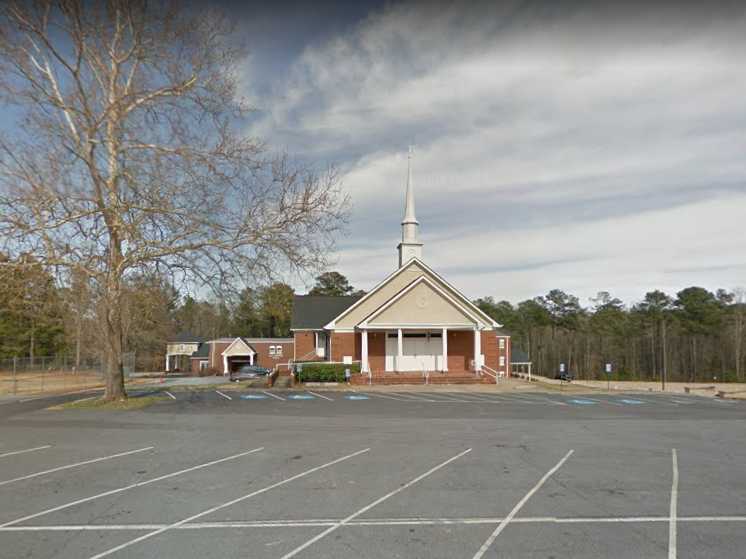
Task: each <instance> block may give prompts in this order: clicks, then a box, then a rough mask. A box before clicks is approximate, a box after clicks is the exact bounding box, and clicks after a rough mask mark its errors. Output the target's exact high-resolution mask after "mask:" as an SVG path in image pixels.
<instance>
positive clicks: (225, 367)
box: [223, 355, 228, 375]
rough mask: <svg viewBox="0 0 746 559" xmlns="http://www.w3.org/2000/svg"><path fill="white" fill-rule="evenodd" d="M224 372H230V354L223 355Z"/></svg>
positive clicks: (225, 373)
mask: <svg viewBox="0 0 746 559" xmlns="http://www.w3.org/2000/svg"><path fill="white" fill-rule="evenodd" d="M223 374H224V375H227V374H228V356H227V355H223Z"/></svg>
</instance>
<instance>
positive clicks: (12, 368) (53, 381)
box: [0, 353, 135, 395]
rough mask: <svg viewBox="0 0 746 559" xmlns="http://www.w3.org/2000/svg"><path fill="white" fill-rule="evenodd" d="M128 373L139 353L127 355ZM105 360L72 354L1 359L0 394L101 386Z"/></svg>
mask: <svg viewBox="0 0 746 559" xmlns="http://www.w3.org/2000/svg"><path fill="white" fill-rule="evenodd" d="M123 361H124V374H125V377H129V376H130V375H131V374H132V373H134V372H135V354H134V353H126V354H124V355H123ZM103 382H104V376H103V367H102V360H101V359H99V358H86V359H81V360H80V361H79V362H77V363H76V360H75V359H74V358H72V357H71V356H69V355H55V356H43V357H34V358H33V359H31V358H28V357H24V358H21V357H13V358H9V359H0V395H3V394H21V395H23V394H38V393H52V392H70V391H74V390H84V389H86V388H95V387H98V386H101V385H102V384H103Z"/></svg>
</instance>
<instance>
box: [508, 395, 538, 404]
mask: <svg viewBox="0 0 746 559" xmlns="http://www.w3.org/2000/svg"><path fill="white" fill-rule="evenodd" d="M516 400H517V401H519V402H526V403H527V404H530V405H533V406H535V405H538V404H539V402H537V401H536V400H534V399H533V398H526V397H525V396H521V395H518V394H511V395H510V396H508V401H511V402H515V401H516Z"/></svg>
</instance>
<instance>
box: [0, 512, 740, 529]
mask: <svg viewBox="0 0 746 559" xmlns="http://www.w3.org/2000/svg"><path fill="white" fill-rule="evenodd" d="M341 520H342V519H337V518H320V519H309V520H301V519H299V520H247V521H235V520H227V521H222V522H194V523H190V524H182V525H180V526H177V527H175V528H173V529H174V530H219V529H226V528H228V529H242V528H245V529H250V528H309V527H310V528H328V527H331V526H335V525H336V524H339V522H340V521H341ZM503 520H505V519H504V518H499V517H496V518H492V517H475V518H419V517H418V518H366V519H363V520H351V521H350V522H347V523H346V524H345V527H349V528H353V527H355V526H359V527H368V526H438V525H446V526H447V525H480V524H491V525H495V524H499V523H500V522H502V521H503ZM670 521H671V518H670V517H669V516H622V517H618V518H617V517H610V518H603V517H595V516H593V517H578V518H558V517H555V516H523V517H520V518H513V519H512V520H511V521H510V523H511V524H649V523H653V524H664V523H665V524H668V523H669V522H670ZM677 521H678V522H679V523H680V522H689V523H708V524H713V523H725V524H727V523H746V516H679V517H677ZM168 526H169V525H168V524H62V525H50V526H44V525H42V526H8V527H7V528H3V527H0V532H109V531H133V532H142V531H144V530H160V529H161V528H166V527H168Z"/></svg>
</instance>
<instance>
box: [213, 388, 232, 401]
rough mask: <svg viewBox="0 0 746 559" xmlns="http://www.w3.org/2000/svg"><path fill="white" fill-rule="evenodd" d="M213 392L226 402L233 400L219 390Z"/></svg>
mask: <svg viewBox="0 0 746 559" xmlns="http://www.w3.org/2000/svg"><path fill="white" fill-rule="evenodd" d="M215 392H217V393H218V394H220V395H221V396H222V397H223V398H225V399H226V400H233V398H231V397H230V396H228V394H225V393H223V392H221V391H220V390H216V391H215Z"/></svg>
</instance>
